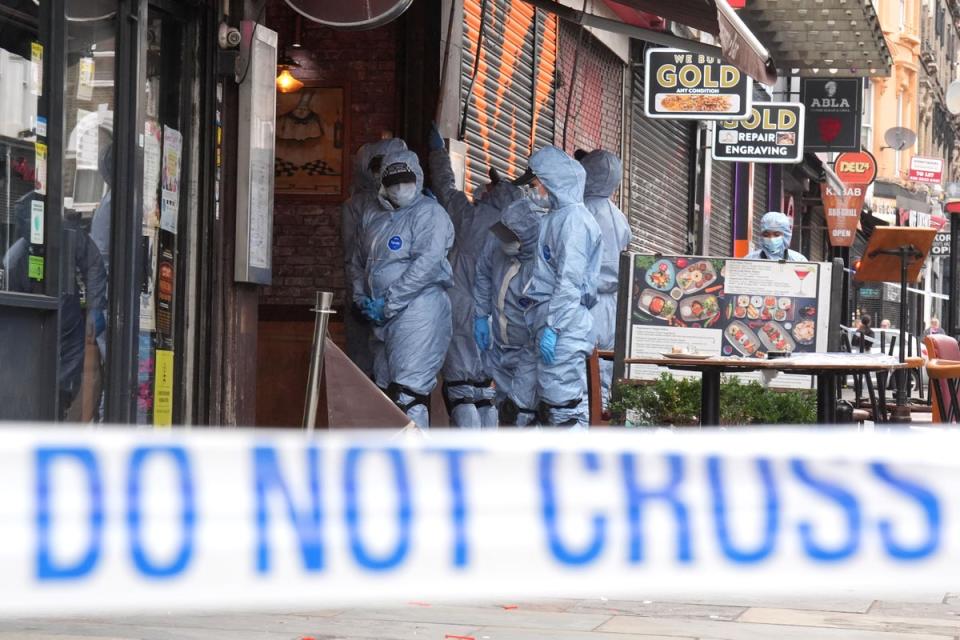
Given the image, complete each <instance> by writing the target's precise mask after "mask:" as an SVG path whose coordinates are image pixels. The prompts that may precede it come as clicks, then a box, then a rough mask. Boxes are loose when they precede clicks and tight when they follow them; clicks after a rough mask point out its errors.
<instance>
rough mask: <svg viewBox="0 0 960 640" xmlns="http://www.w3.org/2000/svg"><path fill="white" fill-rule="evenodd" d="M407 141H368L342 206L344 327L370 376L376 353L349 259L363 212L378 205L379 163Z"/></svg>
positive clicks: (349, 352)
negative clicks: (353, 288)
mask: <svg viewBox="0 0 960 640" xmlns="http://www.w3.org/2000/svg"><path fill="white" fill-rule="evenodd" d="M406 148H407V143H406V142H404V141H403V140H401V139H400V138H389V139H387V140H378V141H376V142H369V143H367V144H365V145H363V146H362V147H360V149H359V150H358V151H357V157H356V161H355V163H354V169H353V186H352V189H351V193H350V197H349V198H347V201H346V202H344V203H343V206H342V207H341V210H340V233H341V235H342V238H343V262H344V269H345V271H346V272H347V279H346V283H347V298H346V304H347V307H348V308H347V313H346V314H344V319H343V320H344V328H345V329H346V334H347V355H348V356H350V359H351V360H353V362H354V364H356V365H357V367H359V368H360V370H361V371H363V372H364V373H365V374H367V375H368V376H370V375H373V354H372V353H371V352H370V326H369V324H368V321H367V320H366V318H365V317H364V316H363V315H362V314H363V312H362V310H361V309H358V308H357V307H355V306H354V305H353V291H351V290H350V287H351V280H350V273H349V272H350V259H351V257H352V256H353V251H354V249H355V248H356V243H357V231H358V230H359V229H360V223H361V222H362V220H363V214H364V212H365V211H368V210H370V209H372V208H374V207H376V206H377V198H378V192H379V190H380V164H381V163H382V162H383V156H384V155H386V154H388V153H393V152H394V151H404V150H406Z"/></svg>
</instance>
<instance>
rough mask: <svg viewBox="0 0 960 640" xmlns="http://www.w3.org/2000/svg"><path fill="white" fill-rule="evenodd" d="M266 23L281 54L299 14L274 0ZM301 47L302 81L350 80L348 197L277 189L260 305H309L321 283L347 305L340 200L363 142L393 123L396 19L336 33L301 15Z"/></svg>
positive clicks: (391, 127)
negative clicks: (268, 271) (269, 273)
mask: <svg viewBox="0 0 960 640" xmlns="http://www.w3.org/2000/svg"><path fill="white" fill-rule="evenodd" d="M265 22H266V25H267V26H268V27H270V28H271V29H274V30H275V31H277V32H278V33H279V43H280V55H283V48H284V47H285V46H286V45H289V44H290V43H291V42H292V41H293V35H294V28H295V14H294V12H293V11H292V10H291V9H290V8H289V7H288V6H287V5H286V3H285V2H283V0H269V4H268V6H267V11H266V20H265ZM301 22H302V26H301V38H300V39H301V44H302V45H303V47H302V48H301V49H299V50H295V49H288V50H287V52H288V53H289V54H291V55H292V57H294V58H295V59H296V60H297V62H299V63H300V64H301V65H302V68H301V69H299V70H295V75H296V76H297V77H298V78H300V79H301V80H303V81H304V82H310V81H318V82H322V83H324V84H326V85H329V86H345V87H346V89H347V92H348V101H349V105H348V108H347V114H348V115H347V119H346V122H345V125H346V137H345V143H346V148H347V152H348V155H347V158H346V166H345V170H346V171H347V172H348V175H347V176H345V181H344V191H345V193H344V196H343V198H330V197H325V198H322V197H316V196H293V195H288V194H277V195H276V197H275V200H274V221H273V286H271V287H267V288H265V289H263V291H262V293H261V296H260V304H261V305H265V304H266V305H308V304H311V303H312V302H313V301H314V295H315V293H314V292H315V291H316V290H317V289H323V290H333V291H334V292H335V302H334V303H335V304H336V305H338V306H339V305H342V304H343V291H344V274H343V251H342V249H341V246H342V245H341V240H340V203H341V201H342V200H343V199H345V198H346V196H348V195H349V190H350V178H351V177H350V175H349V171H350V168H352V165H353V157H354V153H355V152H356V150H357V149H358V148H359V147H360V145H362V144H364V143H366V142H371V141H375V140H378V139H379V138H381V137H382V134H384V133H385V132H386V133H392V132H393V131H395V129H396V122H397V111H398V100H397V82H396V77H397V62H396V60H397V55H398V47H397V23H396V21H394V22H393V23H391V24H388V25H386V26H383V27H380V28H378V29H372V30H369V31H334V30H332V29H327V28H324V27H322V26H320V25H319V24H317V23H315V22H311V21H310V20H307V19H303V20H302V21H301Z"/></svg>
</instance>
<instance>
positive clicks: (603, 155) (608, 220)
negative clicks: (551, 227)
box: [577, 149, 630, 407]
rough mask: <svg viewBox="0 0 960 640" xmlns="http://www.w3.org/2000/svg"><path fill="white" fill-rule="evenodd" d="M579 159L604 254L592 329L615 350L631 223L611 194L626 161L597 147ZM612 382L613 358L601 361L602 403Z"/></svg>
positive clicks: (587, 201)
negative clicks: (622, 261)
mask: <svg viewBox="0 0 960 640" xmlns="http://www.w3.org/2000/svg"><path fill="white" fill-rule="evenodd" d="M581 153H582V155H581V154H578V156H579V157H578V158H577V159H578V160H579V161H580V164H582V165H583V168H584V170H585V171H586V172H587V183H586V187H585V188H584V193H583V203H584V205H586V207H587V209H589V210H590V213H592V214H593V217H594V219H595V220H596V221H597V225H598V226H599V227H600V233H601V235H602V246H603V258H602V261H601V264H600V279H599V282H598V283H597V304H596V305H594V307H593V308H592V309H590V313H591V315H592V316H593V330H594V331H595V332H596V335H597V347H598V348H600V349H604V350H607V351H609V350H612V349H613V342H614V338H615V334H616V330H617V288H618V286H619V274H620V252H621V251H626V249H627V247H629V246H630V223H629V222H627V217H626V216H625V215H623V212H622V211H620V209H618V208H617V206H616V205H615V204H613V202H611V201H610V198H611V197H612V196H613V194H614V192H615V191H616V190H617V188H618V187H619V186H620V180H621V179H623V164H622V163H621V162H620V158H618V157H617V156H615V155H614V154H612V153H610V152H609V151H602V150H600V149H597V150H595V151H591V152H590V153H586V152H581ZM612 383H613V362H611V361H609V360H601V361H600V385H601V395H602V396H603V406H604V407H606V406H607V404H608V403H609V401H610V385H611V384H612Z"/></svg>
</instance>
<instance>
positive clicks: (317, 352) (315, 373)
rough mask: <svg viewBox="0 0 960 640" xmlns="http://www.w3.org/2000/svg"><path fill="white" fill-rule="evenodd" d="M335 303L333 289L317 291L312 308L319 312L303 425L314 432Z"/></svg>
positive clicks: (315, 328)
mask: <svg viewBox="0 0 960 640" xmlns="http://www.w3.org/2000/svg"><path fill="white" fill-rule="evenodd" d="M331 304H333V293H332V292H331V291H317V305H316V306H315V307H314V308H313V309H311V311H313V312H314V313H316V314H317V319H316V321H315V323H314V325H313V347H312V349H311V350H310V374H309V376H308V377H307V397H306V401H305V402H304V408H303V427H304V428H305V429H306V430H307V433H310V434H312V433H313V429H314V427H316V425H317V407H318V406H319V404H320V376H321V375H322V374H323V352H324V350H325V348H326V341H327V324H328V323H329V318H330V314H332V313H336V311H332V310H331V309H330V305H331Z"/></svg>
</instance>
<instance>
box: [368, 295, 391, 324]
mask: <svg viewBox="0 0 960 640" xmlns="http://www.w3.org/2000/svg"><path fill="white" fill-rule="evenodd" d="M385 303H386V301H385V300H384V299H383V298H377V299H373V298H367V299H366V300H364V303H363V314H364V315H365V316H367V317H368V318H370V321H371V322H372V323H374V324H383V323H384V322H386V321H387V319H386V318H385V317H384V316H383V305H384V304H385Z"/></svg>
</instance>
